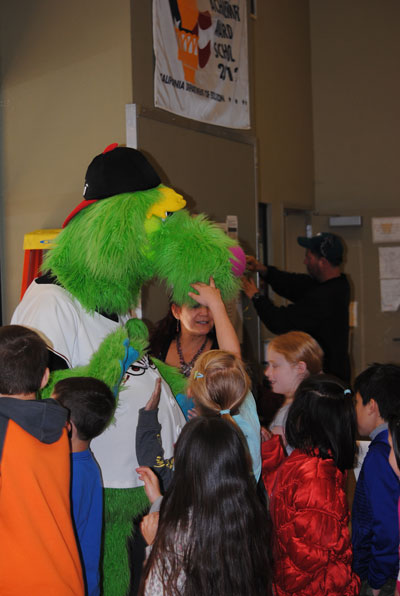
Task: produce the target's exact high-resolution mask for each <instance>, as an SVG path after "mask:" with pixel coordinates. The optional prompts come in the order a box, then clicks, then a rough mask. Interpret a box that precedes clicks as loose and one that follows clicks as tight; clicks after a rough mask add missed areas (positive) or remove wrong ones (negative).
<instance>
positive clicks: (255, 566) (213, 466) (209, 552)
mask: <svg viewBox="0 0 400 596" xmlns="http://www.w3.org/2000/svg"><path fill="white" fill-rule="evenodd" d="M153 515H154V514H153ZM270 536H271V529H270V522H269V514H268V510H267V507H266V505H265V503H262V501H261V500H260V498H259V497H258V495H257V493H256V485H255V481H254V477H253V475H252V473H251V463H250V458H249V455H248V451H247V449H246V446H245V443H244V437H243V435H242V434H241V432H240V430H239V429H237V428H235V426H234V425H233V424H232V423H231V422H229V421H228V420H224V419H222V418H221V417H219V416H218V417H211V418H203V417H198V418H195V419H193V420H191V421H190V422H188V424H186V426H185V427H184V429H183V430H182V432H181V434H180V436H179V439H178V441H177V443H176V446H175V473H174V477H173V480H172V483H171V485H170V487H169V489H168V490H167V492H166V494H165V496H164V499H163V501H162V504H161V509H160V517H159V525H158V531H157V534H156V537H155V540H154V544H153V547H152V550H151V554H150V556H149V558H148V561H147V564H146V566H145V570H144V573H143V579H142V586H141V592H140V593H141V594H142V595H145V596H150V595H151V596H156V595H158V594H160V595H161V594H168V596H177V595H178V594H179V596H183V595H185V596H199V595H201V594H204V595H206V594H207V595H210V596H211V595H217V594H218V596H244V595H246V596H247V595H248V596H261V595H262V596H266V595H268V596H269V595H271V594H272V591H271V580H272V576H271V554H270V553H271V550H270Z"/></svg>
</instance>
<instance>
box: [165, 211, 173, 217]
mask: <svg viewBox="0 0 400 596" xmlns="http://www.w3.org/2000/svg"><path fill="white" fill-rule="evenodd" d="M173 214H174V212H173V211H166V212H165V217H170V216H171V215H173Z"/></svg>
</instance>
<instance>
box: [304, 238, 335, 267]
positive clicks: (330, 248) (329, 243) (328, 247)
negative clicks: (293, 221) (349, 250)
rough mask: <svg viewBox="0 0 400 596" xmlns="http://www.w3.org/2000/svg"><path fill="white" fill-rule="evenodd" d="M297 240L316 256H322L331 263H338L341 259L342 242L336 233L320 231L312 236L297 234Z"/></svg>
mask: <svg viewBox="0 0 400 596" xmlns="http://www.w3.org/2000/svg"><path fill="white" fill-rule="evenodd" d="M297 242H298V243H299V244H300V246H303V247H304V248H308V249H309V250H311V252H312V253H314V254H315V255H317V256H318V257H324V258H325V259H326V260H327V261H329V262H330V263H331V265H340V263H341V262H342V261H343V243H342V241H341V239H340V238H339V236H336V234H331V233H330V232H321V233H319V234H317V235H316V236H313V237H312V238H307V237H306V236H299V237H298V238H297Z"/></svg>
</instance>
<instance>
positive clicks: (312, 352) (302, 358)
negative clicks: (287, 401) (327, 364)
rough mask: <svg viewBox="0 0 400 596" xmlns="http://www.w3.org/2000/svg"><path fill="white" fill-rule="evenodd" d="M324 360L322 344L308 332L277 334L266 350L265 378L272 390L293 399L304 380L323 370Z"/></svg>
mask: <svg viewBox="0 0 400 596" xmlns="http://www.w3.org/2000/svg"><path fill="white" fill-rule="evenodd" d="M323 357H324V353H323V351H322V349H321V348H320V346H319V344H318V343H317V342H316V341H315V339H314V338H313V337H311V335H308V333H303V332H302V331H289V333H283V334H282V335H277V336H276V337H274V339H272V340H271V341H270V342H269V344H268V347H267V359H268V368H267V372H266V376H267V377H268V379H269V381H270V383H271V386H272V390H273V391H274V392H275V393H281V394H282V395H286V396H293V394H294V392H295V391H296V389H297V387H298V385H299V384H300V383H301V381H302V380H303V379H305V378H306V377H307V376H308V375H316V374H318V373H320V372H321V371H322V362H323Z"/></svg>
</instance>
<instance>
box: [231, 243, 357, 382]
mask: <svg viewBox="0 0 400 596" xmlns="http://www.w3.org/2000/svg"><path fill="white" fill-rule="evenodd" d="M297 242H298V243H299V244H300V246H303V247H304V248H305V249H306V255H305V259H304V264H305V266H306V267H307V271H308V275H306V274H299V273H287V272H285V271H280V270H279V269H277V268H276V267H271V266H268V267H267V266H265V265H263V264H261V263H260V262H259V261H257V260H256V259H255V258H254V257H251V256H250V257H247V265H248V269H249V270H250V271H258V272H259V273H260V276H261V278H262V279H263V280H264V281H265V282H266V283H267V284H269V285H270V286H271V288H272V289H273V290H274V292H276V294H278V295H279V296H283V297H284V298H287V299H288V300H290V301H291V302H292V304H289V305H288V306H275V305H274V304H273V302H272V301H271V300H270V299H269V297H268V295H267V293H266V294H265V295H262V294H261V293H260V292H259V290H258V288H257V286H256V284H255V283H254V281H253V279H251V278H246V277H244V278H242V287H243V290H244V292H245V294H246V295H247V296H248V297H249V298H250V299H251V300H252V302H253V304H254V307H255V309H256V311H257V314H258V316H259V317H260V319H261V321H262V322H263V323H264V325H265V326H266V327H268V329H269V330H270V331H272V333H276V334H280V333H286V332H287V331H305V332H306V333H309V334H310V335H311V336H312V337H314V339H316V340H317V341H318V343H319V344H320V346H321V348H322V349H323V351H324V354H325V359H324V371H325V372H327V373H331V374H334V375H336V376H338V377H339V378H341V379H343V380H344V381H349V380H350V362H349V354H348V342H349V302H350V286H349V282H348V280H347V277H346V276H345V275H344V274H343V273H341V271H340V265H341V263H342V260H343V244H342V242H341V240H340V238H339V237H338V236H336V235H335V234H330V233H322V234H317V235H316V236H313V237H312V238H306V237H302V236H299V238H298V239H297Z"/></svg>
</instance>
